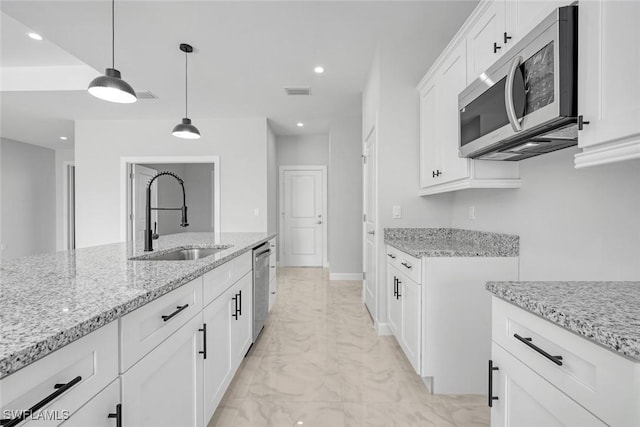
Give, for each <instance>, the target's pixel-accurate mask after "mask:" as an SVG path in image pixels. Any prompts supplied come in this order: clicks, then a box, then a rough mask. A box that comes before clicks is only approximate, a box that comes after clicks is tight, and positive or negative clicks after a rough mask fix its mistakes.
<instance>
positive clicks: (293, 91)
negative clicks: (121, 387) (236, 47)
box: [284, 87, 311, 96]
mask: <svg viewBox="0 0 640 427" xmlns="http://www.w3.org/2000/svg"><path fill="white" fill-rule="evenodd" d="M284 91H285V92H286V93H287V95H289V96H293V95H304V96H309V95H311V88H310V87H285V88H284Z"/></svg>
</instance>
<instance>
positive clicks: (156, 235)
mask: <svg viewBox="0 0 640 427" xmlns="http://www.w3.org/2000/svg"><path fill="white" fill-rule="evenodd" d="M151 237H152V238H153V240H157V239H158V238H159V237H160V235H159V234H158V221H155V222H154V223H153V236H151Z"/></svg>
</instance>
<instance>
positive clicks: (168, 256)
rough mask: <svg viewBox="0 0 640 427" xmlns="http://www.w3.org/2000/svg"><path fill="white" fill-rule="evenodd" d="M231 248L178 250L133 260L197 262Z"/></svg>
mask: <svg viewBox="0 0 640 427" xmlns="http://www.w3.org/2000/svg"><path fill="white" fill-rule="evenodd" d="M230 247H231V246H218V247H215V248H189V249H176V250H174V251H171V252H164V253H161V254H157V255H143V256H140V257H137V258H132V259H133V260H134V261H196V260H199V259H202V258H205V257H208V256H211V255H214V254H216V253H218V252H220V251H223V250H225V249H228V248H230Z"/></svg>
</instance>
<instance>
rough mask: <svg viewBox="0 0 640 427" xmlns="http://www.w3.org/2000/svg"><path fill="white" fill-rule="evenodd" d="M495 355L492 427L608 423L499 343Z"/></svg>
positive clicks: (583, 426)
mask: <svg viewBox="0 0 640 427" xmlns="http://www.w3.org/2000/svg"><path fill="white" fill-rule="evenodd" d="M491 357H492V360H491V362H492V366H493V370H492V371H490V372H489V373H488V375H490V376H492V381H490V384H491V386H492V387H491V386H490V387H489V392H490V393H491V397H493V399H492V400H491V406H492V407H491V427H540V426H544V427H556V426H557V427H561V426H567V427H573V426H580V427H601V426H606V425H607V424H605V423H603V422H602V421H600V420H599V419H598V418H596V417H595V416H594V415H593V414H591V413H590V412H589V411H587V410H586V409H585V408H583V407H582V406H580V405H578V404H577V403H576V402H575V401H573V400H572V399H571V398H569V397H568V396H567V395H566V394H564V393H562V392H561V391H560V390H558V389H557V388H556V387H554V386H553V384H551V383H549V382H548V381H546V380H545V379H544V378H542V377H541V376H539V375H538V374H537V373H535V372H534V371H533V370H532V369H531V368H529V367H528V366H527V365H525V364H524V363H522V362H521V361H519V360H518V359H516V358H515V357H514V356H513V355H511V354H510V353H508V352H507V351H506V350H504V349H503V348H502V347H500V346H499V345H498V344H496V343H493V345H492V347H491ZM490 368H491V365H489V369H490ZM495 398H497V399H495ZM629 425H631V424H629Z"/></svg>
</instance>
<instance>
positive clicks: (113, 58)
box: [111, 0, 116, 68]
mask: <svg viewBox="0 0 640 427" xmlns="http://www.w3.org/2000/svg"><path fill="white" fill-rule="evenodd" d="M115 10H116V0H111V68H116V21H115V14H116V13H115Z"/></svg>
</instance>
